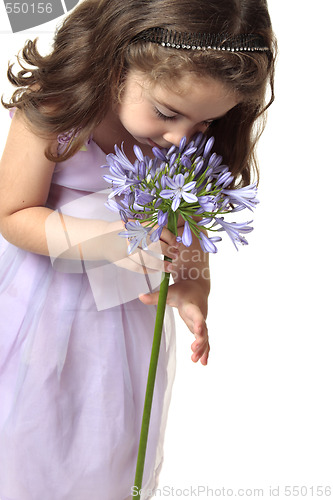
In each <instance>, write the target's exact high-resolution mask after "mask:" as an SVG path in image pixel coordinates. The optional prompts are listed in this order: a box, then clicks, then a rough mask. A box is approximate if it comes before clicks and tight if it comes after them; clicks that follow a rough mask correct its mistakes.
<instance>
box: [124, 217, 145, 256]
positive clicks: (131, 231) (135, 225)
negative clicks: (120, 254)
mask: <svg viewBox="0 0 333 500" xmlns="http://www.w3.org/2000/svg"><path fill="white" fill-rule="evenodd" d="M125 228H126V229H127V231H121V232H120V233H119V236H122V237H123V238H128V239H129V245H128V248H127V252H128V253H129V254H130V253H132V252H134V250H136V249H137V247H138V246H139V245H140V244H141V246H142V248H143V250H148V246H147V236H148V233H149V231H150V229H151V228H146V227H144V226H142V225H141V224H140V222H139V221H137V220H136V221H129V222H127V223H126V224H125Z"/></svg>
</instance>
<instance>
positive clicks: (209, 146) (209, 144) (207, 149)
mask: <svg viewBox="0 0 333 500" xmlns="http://www.w3.org/2000/svg"><path fill="white" fill-rule="evenodd" d="M214 142H215V139H214V137H210V138H209V139H208V141H207V142H206V146H205V149H204V152H203V155H202V156H203V157H204V158H207V156H208V155H209V153H210V152H211V149H212V147H213V144H214Z"/></svg>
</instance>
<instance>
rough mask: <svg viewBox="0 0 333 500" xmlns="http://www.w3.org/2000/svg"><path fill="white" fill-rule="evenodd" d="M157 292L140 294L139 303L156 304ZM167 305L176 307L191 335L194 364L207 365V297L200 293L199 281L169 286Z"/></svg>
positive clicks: (182, 282)
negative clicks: (193, 339) (193, 338)
mask: <svg viewBox="0 0 333 500" xmlns="http://www.w3.org/2000/svg"><path fill="white" fill-rule="evenodd" d="M158 295H159V292H154V293H148V294H142V295H140V296H139V299H140V300H141V302H143V303H144V304H147V305H152V304H157V302H158ZM167 304H168V305H170V306H171V307H177V308H178V312H179V314H180V316H181V318H182V319H183V320H184V321H185V324H186V325H187V327H188V328H189V330H190V331H191V332H192V333H193V335H194V337H195V341H194V342H193V343H192V345H191V349H192V351H193V354H192V356H191V359H192V361H193V362H194V363H197V361H199V359H200V362H201V364H202V365H207V362H208V355H209V350H210V346H209V341H208V330H207V325H206V320H205V318H206V316H207V297H205V294H204V293H203V292H202V288H201V286H200V282H199V281H194V280H184V281H179V282H177V283H174V284H173V285H170V286H169V290H168V296H167Z"/></svg>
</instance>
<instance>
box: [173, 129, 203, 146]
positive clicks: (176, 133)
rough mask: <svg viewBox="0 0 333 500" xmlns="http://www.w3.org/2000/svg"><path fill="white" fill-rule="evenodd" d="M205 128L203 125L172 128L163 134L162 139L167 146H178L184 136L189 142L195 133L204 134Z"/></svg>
mask: <svg viewBox="0 0 333 500" xmlns="http://www.w3.org/2000/svg"><path fill="white" fill-rule="evenodd" d="M206 128H207V127H206V126H205V125H204V124H198V125H193V124H192V125H188V126H183V127H180V126H174V127H172V128H170V129H168V131H167V132H165V133H164V134H163V139H164V140H165V141H166V142H168V143H169V144H174V145H175V146H179V143H180V141H181V140H182V138H183V137H184V136H185V137H186V138H187V140H189V139H190V138H191V137H192V136H193V135H194V134H196V133H197V132H204V131H205V130H206Z"/></svg>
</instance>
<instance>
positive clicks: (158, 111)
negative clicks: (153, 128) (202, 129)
mask: <svg viewBox="0 0 333 500" xmlns="http://www.w3.org/2000/svg"><path fill="white" fill-rule="evenodd" d="M154 111H155V113H156V115H157V116H158V118H160V119H161V120H164V121H171V120H175V119H176V118H177V115H175V116H166V115H164V114H163V113H161V111H160V110H159V109H157V108H154ZM202 123H203V124H204V125H206V126H207V127H209V125H211V124H212V123H213V122H208V121H207V122H202Z"/></svg>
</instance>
